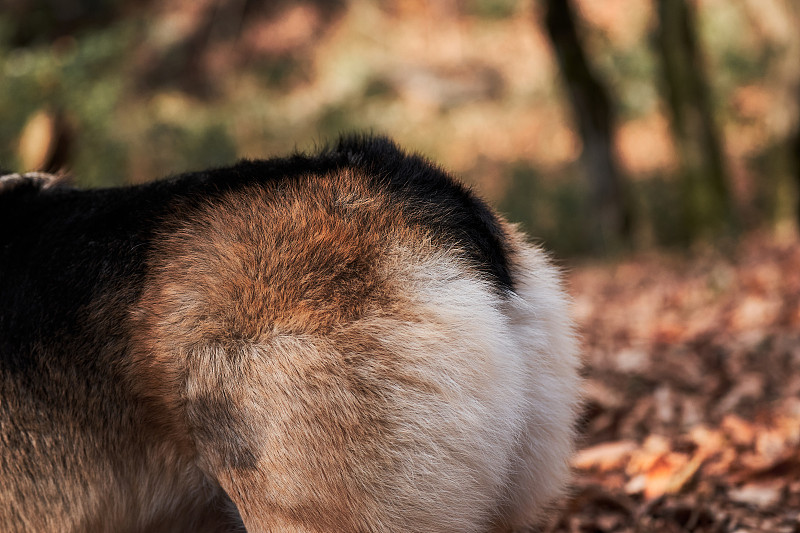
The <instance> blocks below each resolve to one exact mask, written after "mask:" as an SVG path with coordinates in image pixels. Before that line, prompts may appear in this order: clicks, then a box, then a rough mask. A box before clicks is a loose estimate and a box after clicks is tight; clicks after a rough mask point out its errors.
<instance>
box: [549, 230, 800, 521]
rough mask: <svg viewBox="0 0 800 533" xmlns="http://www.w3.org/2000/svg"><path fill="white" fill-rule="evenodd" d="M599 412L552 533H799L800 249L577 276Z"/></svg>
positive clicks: (588, 422) (589, 424)
mask: <svg viewBox="0 0 800 533" xmlns="http://www.w3.org/2000/svg"><path fill="white" fill-rule="evenodd" d="M569 283H570V291H571V293H572V294H573V296H574V299H575V315H576V320H577V323H578V328H579V331H580V334H581V336H582V339H583V347H584V354H585V375H586V378H587V381H586V405H585V413H584V418H583V423H582V427H581V441H580V443H579V452H578V453H577V455H576V456H575V458H574V461H573V467H574V470H575V477H574V482H573V489H572V491H571V493H570V495H569V496H568V497H567V498H565V500H564V501H563V502H561V511H560V512H559V513H558V514H557V515H556V516H554V517H553V518H552V520H551V522H550V524H549V526H548V527H547V528H546V529H545V531H548V532H567V531H568V532H634V531H636V532H639V531H648V532H649V531H653V532H679V531H701V532H736V533H744V532H749V531H768V532H775V533H781V532H785V533H798V532H800V242H798V241H796V240H794V241H791V242H777V241H775V240H774V239H771V238H766V237H764V236H759V235H756V236H751V237H749V238H747V239H744V240H743V241H742V242H741V244H739V245H738V246H737V247H736V248H735V249H733V250H731V251H730V252H729V253H727V254H723V253H720V252H712V251H705V252H698V253H695V254H693V255H692V256H684V257H677V256H665V255H663V254H658V255H643V256H639V257H636V258H633V259H629V260H624V261H622V262H620V263H616V264H613V265H612V264H609V265H601V266H597V265H593V266H579V267H576V268H574V269H573V270H572V272H571V274H570V275H569Z"/></svg>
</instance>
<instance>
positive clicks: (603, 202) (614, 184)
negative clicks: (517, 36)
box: [544, 0, 631, 250]
mask: <svg viewBox="0 0 800 533" xmlns="http://www.w3.org/2000/svg"><path fill="white" fill-rule="evenodd" d="M544 4H545V6H546V15H545V26H546V28H547V32H548V34H549V36H550V40H551V42H552V43H553V48H554V50H555V53H556V58H557V60H558V64H559V67H560V69H561V73H562V76H563V79H564V83H565V85H566V88H567V93H568V94H569V99H570V102H571V104H572V109H573V114H574V116H575V122H576V123H577V126H578V131H579V133H580V136H581V140H582V141H583V152H582V154H581V162H582V164H583V167H584V168H585V171H586V174H587V176H588V179H589V182H590V186H591V192H592V204H593V206H594V213H593V216H594V220H595V221H596V223H595V224H594V227H595V228H596V230H595V231H596V234H595V247H596V248H597V249H600V250H603V249H608V248H614V247H617V246H618V245H620V244H628V243H629V242H630V237H631V208H630V204H629V202H628V196H627V195H626V194H625V190H624V187H623V182H622V178H621V175H620V170H619V165H618V163H617V160H616V154H615V152H614V147H613V132H614V125H615V115H614V111H613V109H612V107H611V100H610V98H609V96H608V90H607V89H606V87H605V86H604V85H603V84H602V83H601V82H600V80H599V79H598V77H597V75H596V74H595V73H594V72H593V71H592V69H591V68H590V66H589V63H588V61H587V59H586V54H585V53H584V50H583V47H582V46H581V42H580V40H579V39H578V32H577V30H576V27H575V15H574V13H573V9H572V5H571V3H570V1H568V0H545V2H544Z"/></svg>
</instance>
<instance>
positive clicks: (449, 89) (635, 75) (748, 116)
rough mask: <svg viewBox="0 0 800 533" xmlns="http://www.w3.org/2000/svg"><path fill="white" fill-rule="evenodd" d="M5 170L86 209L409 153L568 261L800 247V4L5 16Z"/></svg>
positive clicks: (1, 77)
mask: <svg viewBox="0 0 800 533" xmlns="http://www.w3.org/2000/svg"><path fill="white" fill-rule="evenodd" d="M0 6H2V7H1V8H0V166H2V167H4V168H7V169H9V170H19V171H23V170H34V169H44V170H50V171H54V170H58V169H66V170H67V171H68V172H69V173H70V174H71V175H73V176H74V178H75V181H76V182H77V183H78V184H80V185H83V186H91V187H99V186H111V185H118V184H123V183H139V182H144V181H148V180H152V179H155V178H158V177H162V176H165V175H168V174H172V173H177V172H182V171H189V170H198V169H201V168H204V167H208V166H215V165H225V164H229V163H232V162H234V161H235V160H236V159H237V158H240V157H248V158H263V157H269V156H273V155H282V154H286V153H287V152H289V151H291V150H294V149H299V150H308V149H313V148H314V147H315V146H317V145H319V144H321V143H323V142H325V141H326V140H332V139H334V138H335V137H336V136H337V135H338V134H339V133H340V132H347V131H354V130H369V131H374V132H380V133H386V134H388V135H390V136H392V137H394V138H395V139H397V140H398V141H399V142H400V143H401V144H402V145H403V146H405V147H407V148H408V149H411V150H414V151H418V152H420V153H422V154H424V155H426V156H428V157H430V158H432V159H434V160H435V161H437V162H439V163H441V164H442V165H443V166H445V167H446V168H448V169H451V170H452V171H453V172H454V173H455V174H457V175H458V176H460V177H461V178H462V179H464V180H465V181H467V182H468V183H469V184H471V185H472V186H474V187H475V189H476V190H478V191H479V192H480V193H481V194H482V195H483V196H484V197H486V198H487V199H488V200H489V201H490V202H492V203H493V204H494V205H496V206H498V207H499V209H500V210H501V211H502V212H504V213H506V214H507V215H508V217H509V218H511V219H512V220H515V221H518V222H520V223H522V224H523V225H524V227H525V228H526V229H527V230H528V231H529V232H530V233H531V234H532V235H533V236H534V237H535V238H536V239H538V240H541V241H543V242H544V243H545V245H546V246H548V247H549V248H551V249H554V250H556V252H558V253H559V254H561V255H562V256H572V257H575V256H583V255H591V254H606V255H607V254H616V253H618V252H620V251H625V250H629V249H648V248H653V247H675V248H678V247H681V248H683V247H685V246H687V245H689V244H691V243H693V242H698V241H700V242H720V241H725V240H726V239H728V240H730V239H731V238H732V237H736V236H737V235H740V234H741V233H743V232H750V231H753V230H759V231H766V232H769V233H770V234H772V235H775V234H777V235H784V236H793V235H794V234H795V233H796V227H797V220H798V218H799V217H798V200H797V196H798V193H797V191H798V184H799V183H800V160H799V158H800V136H799V135H798V106H800V31H798V28H800V5H798V3H797V2H794V1H793V0H573V1H571V2H565V1H563V0H532V1H531V0H385V1H378V0H299V1H289V0H227V1H225V0H164V1H160V2H155V1H150V2H147V1H141V2H123V1H121V0H0Z"/></svg>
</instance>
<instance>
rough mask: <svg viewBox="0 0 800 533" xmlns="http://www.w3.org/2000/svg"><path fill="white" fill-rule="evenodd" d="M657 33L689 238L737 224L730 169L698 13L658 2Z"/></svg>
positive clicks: (679, 3)
mask: <svg viewBox="0 0 800 533" xmlns="http://www.w3.org/2000/svg"><path fill="white" fill-rule="evenodd" d="M658 17H659V28H658V31H657V34H656V41H657V46H658V52H659V55H660V59H661V61H660V63H661V69H662V78H663V79H662V87H663V90H664V97H665V101H666V103H667V107H668V110H669V114H670V122H671V128H672V132H673V136H674V138H675V142H676V145H677V148H678V154H679V157H680V159H681V188H682V197H683V203H684V205H683V210H684V217H685V224H686V232H687V235H686V236H687V238H688V239H690V240H691V239H696V238H698V237H712V236H714V235H716V234H719V233H720V232H722V231H726V230H727V231H731V230H734V229H735V228H736V218H735V213H734V209H733V203H732V199H731V194H730V191H729V187H728V181H727V179H728V178H727V171H726V168H725V162H724V158H723V155H722V148H721V145H720V139H719V137H720V135H719V132H718V130H717V126H716V124H715V122H714V116H713V110H712V103H711V98H710V96H709V88H708V82H707V80H706V77H705V73H706V69H705V66H704V64H703V62H702V57H701V53H700V50H699V45H698V43H697V32H696V28H695V20H694V19H695V17H694V12H693V10H692V7H691V6H690V5H689V3H688V2H687V1H686V0H658Z"/></svg>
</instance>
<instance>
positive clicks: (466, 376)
mask: <svg viewBox="0 0 800 533" xmlns="http://www.w3.org/2000/svg"><path fill="white" fill-rule="evenodd" d="M0 302H2V304H1V305H0V530H2V531H5V532H21V531H39V532H46V531H52V532H63V531H115V532H124V531H228V530H234V531H235V530H241V528H242V527H245V528H246V529H247V531H263V532H275V533H278V532H281V533H289V532H291V533H300V532H304V533H312V532H331V531H342V532H364V533H366V532H394V531H397V532H401V531H402V532H420V533H421V532H426V533H427V532H447V531H452V532H484V531H510V530H514V529H518V528H522V527H525V526H527V525H529V524H532V523H533V522H534V521H535V520H536V519H537V517H538V516H540V514H541V512H542V510H543V509H545V508H546V506H547V505H548V504H549V503H550V502H551V501H552V500H553V498H554V497H556V496H557V495H558V494H559V493H560V491H561V490H562V489H563V486H564V483H565V480H566V478H567V474H568V458H569V455H570V453H571V450H572V440H573V425H574V419H575V413H576V407H577V401H578V389H579V379H578V365H579V360H578V356H577V351H576V343H575V341H574V339H573V334H572V330H571V325H570V321H569V318H568V302H567V298H566V297H565V294H564V292H563V289H562V287H561V281H560V276H559V273H558V271H557V270H556V269H555V268H554V267H553V266H552V265H551V264H550V262H549V261H548V259H547V257H546V256H545V255H544V254H543V253H542V252H541V251H540V250H538V249H537V248H535V247H533V246H531V245H529V244H527V243H526V241H525V238H524V237H523V235H521V234H520V232H519V231H517V230H516V229H515V228H514V227H513V226H512V225H509V224H508V223H506V222H504V221H503V220H502V219H501V218H499V217H498V216H496V215H495V214H493V213H492V212H491V210H490V209H488V208H487V206H486V205H485V204H484V203H483V202H482V201H480V200H479V199H478V198H476V197H475V196H474V195H473V194H472V193H471V192H469V191H468V190H467V189H465V188H464V187H463V186H461V185H459V184H458V183H457V182H455V181H454V180H453V179H451V178H450V177H449V176H448V175H447V174H446V173H444V172H443V171H441V170H440V169H438V168H436V167H435V166H433V165H431V164H430V163H429V162H427V161H425V160H424V159H422V158H419V157H416V156H409V155H406V154H405V153H403V152H402V151H400V150H399V149H398V148H397V147H396V146H395V145H394V144H392V143H391V142H390V141H388V140H385V139H382V138H345V139H342V140H340V141H339V143H338V144H337V145H336V146H334V147H331V148H329V149H325V150H322V151H321V152H319V153H317V154H315V155H311V156H306V155H295V156H292V157H289V158H285V159H273V160H267V161H244V162H241V163H238V164H236V165H234V166H232V167H228V168H221V169H215V170H209V171H205V172H196V173H191V174H186V175H181V176H177V177H174V178H171V179H168V180H163V181H157V182H153V183H150V184H146V185H141V186H135V187H126V188H116V189H105V190H77V189H74V188H70V187H66V186H61V185H54V186H50V185H49V184H48V182H47V181H46V180H45V179H42V177H41V176H34V177H30V178H25V177H24V176H15V177H10V178H4V179H3V180H0Z"/></svg>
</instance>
